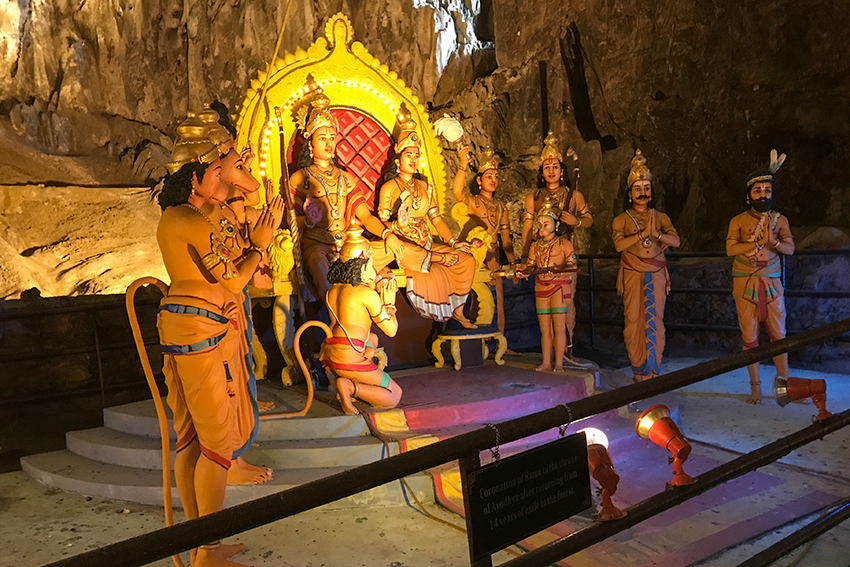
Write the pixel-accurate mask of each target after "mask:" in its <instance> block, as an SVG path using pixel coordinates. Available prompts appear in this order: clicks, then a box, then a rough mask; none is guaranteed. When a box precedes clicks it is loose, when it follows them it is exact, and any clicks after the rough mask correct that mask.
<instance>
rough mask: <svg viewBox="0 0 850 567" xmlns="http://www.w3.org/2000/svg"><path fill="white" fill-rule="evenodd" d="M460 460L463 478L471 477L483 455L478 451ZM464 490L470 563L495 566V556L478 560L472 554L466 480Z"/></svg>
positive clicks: (484, 566) (482, 566)
mask: <svg viewBox="0 0 850 567" xmlns="http://www.w3.org/2000/svg"><path fill="white" fill-rule="evenodd" d="M458 462H459V463H460V478H462V479H467V478H469V473H471V472H474V471H477V470H478V469H480V468H481V457H480V456H479V455H478V452H477V451H475V452H473V453H469V454H468V455H466V456H464V457H461V458H460V459H458ZM462 490H463V509H464V511H465V514H464V516H465V517H466V536H467V540H468V545H469V565H470V567H493V558H492V557H491V556H489V555H488V556H487V557H484V558H483V559H479V560H478V561H476V560H475V557H473V555H472V514H471V513H470V504H469V483H468V482H466V481H465V480H464V482H463V483H462Z"/></svg>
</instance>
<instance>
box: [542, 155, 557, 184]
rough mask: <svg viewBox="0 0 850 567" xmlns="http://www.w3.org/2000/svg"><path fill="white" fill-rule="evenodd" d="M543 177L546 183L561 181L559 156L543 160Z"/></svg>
mask: <svg viewBox="0 0 850 567" xmlns="http://www.w3.org/2000/svg"><path fill="white" fill-rule="evenodd" d="M543 179H544V180H545V181H546V183H561V162H560V161H558V158H546V159H545V160H543Z"/></svg>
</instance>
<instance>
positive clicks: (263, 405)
mask: <svg viewBox="0 0 850 567" xmlns="http://www.w3.org/2000/svg"><path fill="white" fill-rule="evenodd" d="M257 407H258V408H260V411H269V410H273V409H274V408H275V405H274V402H264V401H262V400H257Z"/></svg>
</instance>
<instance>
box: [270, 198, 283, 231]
mask: <svg viewBox="0 0 850 567" xmlns="http://www.w3.org/2000/svg"><path fill="white" fill-rule="evenodd" d="M266 195H269V193H266ZM283 206H284V203H283V199H282V198H281V196H280V195H275V196H274V197H272V198H271V199H269V202H268V203H267V207H268V210H269V211H271V213H272V219H273V220H272V222H273V223H274V227H275V229H277V228H278V227H279V226H280V223H281V221H282V220H283Z"/></svg>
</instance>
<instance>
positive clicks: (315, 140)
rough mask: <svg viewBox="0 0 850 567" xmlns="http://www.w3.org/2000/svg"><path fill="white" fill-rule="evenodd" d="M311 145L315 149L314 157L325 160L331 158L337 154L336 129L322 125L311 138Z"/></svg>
mask: <svg viewBox="0 0 850 567" xmlns="http://www.w3.org/2000/svg"><path fill="white" fill-rule="evenodd" d="M310 147H311V148H312V149H313V157H314V158H318V159H323V160H331V159H333V157H334V155H335V154H336V130H334V129H333V128H331V127H330V126H321V127H319V128H316V131H315V132H313V137H312V138H310Z"/></svg>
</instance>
